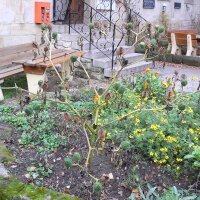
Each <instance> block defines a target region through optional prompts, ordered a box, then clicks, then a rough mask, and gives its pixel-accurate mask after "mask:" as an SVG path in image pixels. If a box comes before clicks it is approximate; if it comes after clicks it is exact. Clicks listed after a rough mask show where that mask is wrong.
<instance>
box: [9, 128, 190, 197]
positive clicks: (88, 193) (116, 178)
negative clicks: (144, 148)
mask: <svg viewBox="0 0 200 200" xmlns="http://www.w3.org/2000/svg"><path fill="white" fill-rule="evenodd" d="M68 135H70V134H68ZM19 138H20V133H18V132H14V133H13V135H12V138H10V140H7V141H5V142H6V145H7V147H8V149H9V150H10V152H11V153H12V154H13V155H14V156H15V158H16V163H13V164H10V165H7V168H8V169H9V171H10V172H11V173H12V174H13V175H14V176H16V177H17V178H18V179H19V180H20V181H22V182H24V183H27V184H34V185H39V186H44V187H47V188H50V189H55V190H56V191H59V192H64V193H68V194H71V195H75V196H78V197H80V198H81V199H83V200H98V199H99V200H125V199H127V198H128V197H129V196H130V194H131V191H133V192H134V193H135V194H136V195H138V194H137V193H138V190H137V189H136V188H137V186H136V185H137V184H140V185H141V186H142V188H143V189H144V191H145V190H146V192H147V189H146V188H145V186H146V183H147V182H148V183H150V184H151V185H152V186H153V187H154V186H156V187H157V188H158V192H159V193H162V192H163V191H164V190H165V189H167V188H168V187H170V186H174V185H175V186H176V187H177V188H182V189H183V188H185V189H188V187H189V185H190V181H189V180H188V177H182V178H181V179H180V178H179V179H176V178H175V177H174V176H173V175H170V174H168V173H166V172H164V170H163V169H162V168H161V169H159V168H158V166H156V165H155V164H154V163H152V162H150V161H148V162H147V161H145V160H144V158H143V157H142V156H141V155H140V154H139V153H137V152H127V153H125V154H123V155H122V156H121V157H119V159H117V156H116V155H115V156H113V154H111V151H109V149H110V147H111V146H110V147H109V148H106V149H107V150H106V151H104V152H99V153H98V154H97V153H95V156H94V161H93V166H92V168H91V169H89V170H88V171H86V169H81V168H79V167H77V166H74V167H72V168H71V169H67V168H66V167H65V166H64V158H65V157H66V156H71V154H72V153H73V152H75V151H79V152H80V153H81V155H82V158H86V152H87V145H86V143H84V141H85V139H84V135H83V133H82V131H81V129H80V128H77V129H76V130H74V133H72V134H71V137H70V139H69V140H68V142H69V144H70V145H69V146H68V147H66V148H63V149H59V150H55V151H54V152H46V153H39V152H38V151H37V147H34V146H29V147H27V148H25V147H23V146H20V145H19V144H18V139H19ZM110 158H112V162H111V159H110ZM119 160H122V163H121V164H120V165H119V163H118V161H119ZM84 162H85V159H82V161H81V164H84ZM38 163H45V164H47V165H48V168H50V169H52V170H53V173H52V174H50V175H49V177H44V176H39V177H37V178H35V179H33V178H27V177H26V176H25V175H27V174H28V172H27V167H31V166H37V164H38ZM117 163H118V164H117ZM133 168H134V169H135V171H134V172H132V173H130V172H131V169H133ZM88 173H90V174H91V175H93V176H95V177H96V178H99V179H100V180H101V181H102V182H103V184H104V190H103V191H102V193H101V194H100V195H97V194H94V193H93V189H92V187H93V183H94V182H95V181H94V180H93V179H92V178H91V177H90V176H89V175H88ZM110 173H111V174H112V175H113V179H109V178H108V174H110ZM130 176H132V177H135V178H133V179H130ZM128 180H129V181H128Z"/></svg>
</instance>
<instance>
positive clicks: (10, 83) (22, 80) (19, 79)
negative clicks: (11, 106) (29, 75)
mask: <svg viewBox="0 0 200 200" xmlns="http://www.w3.org/2000/svg"><path fill="white" fill-rule="evenodd" d="M15 83H16V84H17V86H18V87H21V88H23V89H27V88H28V86H27V80H26V76H25V75H18V76H15V77H11V78H8V79H5V80H4V82H3V84H2V87H14V86H15ZM3 94H4V97H5V99H9V98H12V97H13V96H15V95H16V91H15V90H3Z"/></svg>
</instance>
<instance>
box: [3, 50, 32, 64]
mask: <svg viewBox="0 0 200 200" xmlns="http://www.w3.org/2000/svg"><path fill="white" fill-rule="evenodd" d="M32 58H33V52H32V51H28V52H26V53H18V54H12V55H7V56H2V57H0V67H1V66H5V65H9V64H12V62H13V61H18V60H25V59H26V60H28V59H32Z"/></svg>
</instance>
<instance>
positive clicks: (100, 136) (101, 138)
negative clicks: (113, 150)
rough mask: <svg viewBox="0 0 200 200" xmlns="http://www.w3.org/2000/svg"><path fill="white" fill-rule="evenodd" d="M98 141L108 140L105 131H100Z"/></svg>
mask: <svg viewBox="0 0 200 200" xmlns="http://www.w3.org/2000/svg"><path fill="white" fill-rule="evenodd" d="M98 139H99V140H100V141H101V142H103V141H104V140H105V139H106V132H105V131H104V130H103V129H99V131H98Z"/></svg>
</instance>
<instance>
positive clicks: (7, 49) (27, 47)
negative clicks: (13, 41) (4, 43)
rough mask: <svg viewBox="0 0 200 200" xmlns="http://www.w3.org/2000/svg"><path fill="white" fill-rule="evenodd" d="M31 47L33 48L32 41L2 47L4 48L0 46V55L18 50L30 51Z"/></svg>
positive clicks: (10, 53) (17, 51) (14, 52)
mask: <svg viewBox="0 0 200 200" xmlns="http://www.w3.org/2000/svg"><path fill="white" fill-rule="evenodd" d="M32 49H33V46H32V43H27V44H21V45H15V46H10V47H4V48H0V57H1V56H7V55H12V54H16V53H20V52H26V51H31V50H32Z"/></svg>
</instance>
